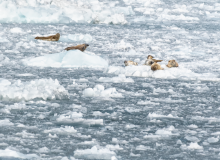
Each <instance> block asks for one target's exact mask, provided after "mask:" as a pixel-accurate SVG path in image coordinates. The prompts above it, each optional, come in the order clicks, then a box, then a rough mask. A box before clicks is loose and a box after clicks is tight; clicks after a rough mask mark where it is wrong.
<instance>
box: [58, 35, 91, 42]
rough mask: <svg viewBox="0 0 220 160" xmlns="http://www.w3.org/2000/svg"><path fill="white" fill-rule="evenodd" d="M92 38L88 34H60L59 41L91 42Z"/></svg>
mask: <svg viewBox="0 0 220 160" xmlns="http://www.w3.org/2000/svg"><path fill="white" fill-rule="evenodd" d="M92 40H93V38H92V36H91V35H90V34H85V35H84V34H69V35H61V36H60V39H59V41H61V42H78V41H82V42H91V41H92Z"/></svg>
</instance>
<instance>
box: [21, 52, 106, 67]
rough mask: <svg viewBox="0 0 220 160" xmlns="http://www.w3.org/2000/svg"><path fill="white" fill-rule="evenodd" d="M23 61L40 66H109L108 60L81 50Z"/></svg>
mask: <svg viewBox="0 0 220 160" xmlns="http://www.w3.org/2000/svg"><path fill="white" fill-rule="evenodd" d="M23 63H24V64H26V65H29V66H38V67H98V68H100V67H101V68H105V67H108V62H107V60H105V59H103V58H101V57H99V56H97V55H95V54H90V53H87V52H81V51H79V50H70V51H63V52H60V53H55V54H47V55H45V56H41V57H36V58H31V59H25V60H23Z"/></svg>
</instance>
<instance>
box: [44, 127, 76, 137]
mask: <svg viewBox="0 0 220 160" xmlns="http://www.w3.org/2000/svg"><path fill="white" fill-rule="evenodd" d="M76 132H77V130H75V129H74V127H72V126H65V127H61V128H52V129H49V130H45V131H44V133H55V134H59V135H75V134H76Z"/></svg>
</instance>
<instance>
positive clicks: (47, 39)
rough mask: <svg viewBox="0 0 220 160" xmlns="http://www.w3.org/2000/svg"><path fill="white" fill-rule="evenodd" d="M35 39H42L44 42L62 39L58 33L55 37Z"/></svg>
mask: <svg viewBox="0 0 220 160" xmlns="http://www.w3.org/2000/svg"><path fill="white" fill-rule="evenodd" d="M35 39H40V40H44V41H58V40H59V39H60V34H59V33H57V34H55V35H52V36H48V37H35Z"/></svg>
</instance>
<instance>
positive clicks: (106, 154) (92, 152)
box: [74, 146, 116, 160]
mask: <svg viewBox="0 0 220 160" xmlns="http://www.w3.org/2000/svg"><path fill="white" fill-rule="evenodd" d="M113 156H116V154H115V152H113V151H110V150H109V149H107V148H100V149H98V148H97V147H96V146H94V147H92V148H91V149H85V150H76V151H74V157H75V158H80V159H106V160H111V158H112V157H113Z"/></svg>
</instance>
